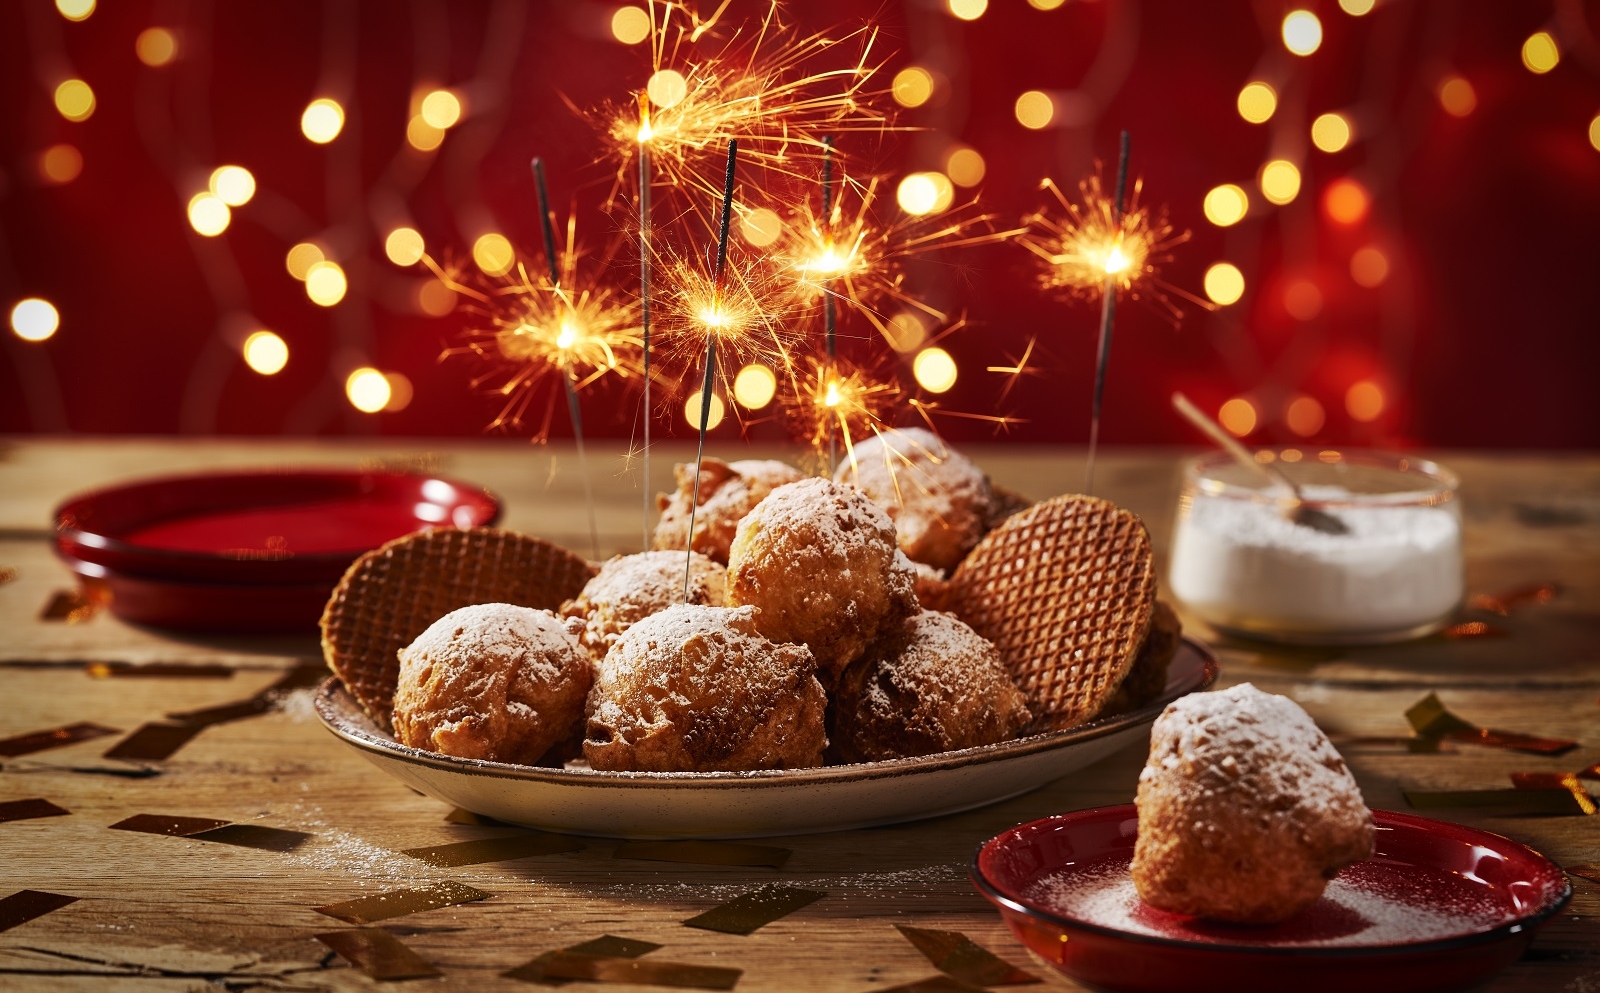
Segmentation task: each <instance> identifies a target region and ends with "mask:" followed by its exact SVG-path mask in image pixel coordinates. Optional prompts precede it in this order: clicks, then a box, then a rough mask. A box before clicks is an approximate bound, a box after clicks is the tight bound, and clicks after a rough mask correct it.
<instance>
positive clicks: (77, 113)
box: [56, 79, 94, 121]
mask: <svg viewBox="0 0 1600 993" xmlns="http://www.w3.org/2000/svg"><path fill="white" fill-rule="evenodd" d="M56 110H57V111H58V112H60V114H61V116H62V117H65V118H66V119H67V120H69V121H87V120H88V119H89V117H90V115H91V114H93V113H94V90H92V89H90V88H89V84H88V83H85V82H84V81H83V80H81V79H68V80H65V81H64V82H62V83H61V85H59V86H57V87H56Z"/></svg>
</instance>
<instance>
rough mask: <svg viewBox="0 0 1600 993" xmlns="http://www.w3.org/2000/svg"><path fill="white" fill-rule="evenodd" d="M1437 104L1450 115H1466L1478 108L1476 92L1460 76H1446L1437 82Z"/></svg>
mask: <svg viewBox="0 0 1600 993" xmlns="http://www.w3.org/2000/svg"><path fill="white" fill-rule="evenodd" d="M1439 106H1441V107H1443V108H1444V111H1445V113H1447V114H1449V115H1451V116H1452V117H1466V116H1467V115H1468V114H1470V113H1472V112H1473V111H1474V110H1476V109H1477V108H1478V92H1477V91H1476V90H1474V89H1473V88H1472V84H1471V83H1469V82H1467V81H1466V80H1465V79H1463V78H1461V77H1460V76H1446V77H1445V78H1444V79H1442V80H1440V82H1439Z"/></svg>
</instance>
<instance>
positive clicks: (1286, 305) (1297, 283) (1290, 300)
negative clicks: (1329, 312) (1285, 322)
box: [1283, 279, 1322, 321]
mask: <svg viewBox="0 0 1600 993" xmlns="http://www.w3.org/2000/svg"><path fill="white" fill-rule="evenodd" d="M1283 309H1284V310H1287V311H1288V312H1289V316H1290V317H1293V318H1294V319H1295V320H1297V321H1310V320H1314V319H1315V318H1316V316H1317V315H1318V314H1320V313H1322V289H1321V288H1320V287H1318V286H1317V284H1316V283H1313V282H1312V281H1311V280H1309V279H1296V280H1293V281H1292V282H1290V283H1289V285H1288V286H1285V287H1284V288H1283Z"/></svg>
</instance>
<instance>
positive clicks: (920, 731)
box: [830, 610, 1032, 762]
mask: <svg viewBox="0 0 1600 993" xmlns="http://www.w3.org/2000/svg"><path fill="white" fill-rule="evenodd" d="M1031 717H1032V715H1030V714H1029V713H1028V706H1027V701H1026V698H1025V697H1024V696H1023V695H1022V691H1021V690H1019V689H1017V687H1016V684H1014V683H1012V681H1011V677H1010V676H1009V675H1007V674H1006V670H1005V666H1003V665H1001V663H1000V652H999V651H997V650H996V649H995V647H994V645H992V644H990V643H989V642H988V641H986V640H985V639H983V638H982V637H980V636H979V635H978V633H977V632H976V631H974V630H972V629H971V628H969V627H967V626H966V625H965V624H963V623H962V622H961V621H960V620H958V619H957V618H956V616H955V615H954V614H941V613H939V612H937V611H933V610H924V611H922V612H921V613H919V614H916V615H914V616H913V617H912V618H911V619H910V620H908V621H907V622H906V625H905V627H904V628H903V629H901V630H900V631H899V632H897V633H895V634H893V635H890V636H889V637H887V638H884V639H881V640H879V641H878V642H876V643H875V644H873V646H872V647H871V648H869V649H867V653H866V654H865V655H863V656H862V657H861V658H859V659H857V660H856V661H854V662H852V663H851V664H850V667H849V668H847V669H846V670H845V671H844V675H843V676H841V677H840V678H839V685H838V687H837V688H836V689H835V691H834V696H833V723H832V726H831V735H830V736H831V737H832V739H833V744H834V747H835V748H836V749H837V750H838V752H839V755H840V757H841V758H843V759H844V760H845V761H847V762H872V761H877V760H879V759H893V758H904V757H907V756H912V755H932V754H933V753H935V752H946V751H951V750H953V749H957V748H972V747H973V746H975V745H992V744H994V743H995V742H997V741H1005V740H1007V739H1009V738H1013V737H1015V736H1016V734H1017V732H1018V731H1020V730H1022V728H1023V727H1024V726H1025V725H1026V724H1027V723H1028V721H1029V720H1030V719H1031Z"/></svg>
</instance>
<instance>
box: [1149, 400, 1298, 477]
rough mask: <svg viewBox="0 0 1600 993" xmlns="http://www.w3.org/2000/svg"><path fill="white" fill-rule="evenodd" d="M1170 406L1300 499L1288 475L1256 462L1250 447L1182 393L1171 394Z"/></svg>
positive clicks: (1213, 439)
mask: <svg viewBox="0 0 1600 993" xmlns="http://www.w3.org/2000/svg"><path fill="white" fill-rule="evenodd" d="M1172 406H1173V408H1174V409H1175V410H1177V412H1178V413H1180V414H1182V415H1183V416H1184V418H1185V419H1186V420H1188V421H1189V423H1190V424H1193V425H1194V426H1195V427H1197V428H1199V429H1200V430H1201V431H1204V432H1205V434H1206V437H1208V438H1210V439H1211V440H1212V441H1214V442H1216V443H1217V444H1218V445H1220V446H1222V449H1223V451H1225V452H1227V453H1228V454H1229V455H1232V456H1233V457H1234V458H1236V459H1238V460H1239V462H1240V463H1241V464H1243V465H1247V466H1249V467H1250V468H1252V469H1254V470H1255V471H1256V472H1258V473H1260V474H1261V475H1262V476H1264V477H1266V479H1267V480H1268V481H1269V482H1270V483H1272V485H1274V486H1277V487H1279V488H1280V489H1282V490H1283V491H1284V492H1285V493H1287V494H1289V495H1291V496H1293V497H1294V498H1295V499H1296V500H1299V499H1300V491H1299V490H1298V489H1297V488H1296V487H1295V485H1294V483H1291V482H1290V481H1289V477H1288V476H1285V475H1284V474H1283V473H1282V472H1280V471H1279V470H1278V469H1277V468H1276V467H1274V466H1270V465H1267V464H1266V463H1264V462H1257V461H1256V457H1255V454H1254V453H1253V452H1251V451H1250V449H1248V448H1246V447H1244V446H1243V445H1241V444H1239V441H1238V439H1236V438H1234V436H1233V435H1231V434H1229V433H1228V432H1227V431H1226V430H1224V429H1223V427H1222V425H1220V424H1218V423H1217V422H1216V421H1213V420H1212V419H1211V418H1209V417H1207V416H1206V415H1205V414H1204V413H1202V412H1201V411H1200V408H1199V407H1196V406H1195V405H1194V404H1192V403H1190V402H1189V398H1188V397H1186V396H1184V395H1183V394H1182V393H1174V394H1172Z"/></svg>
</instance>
